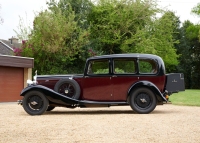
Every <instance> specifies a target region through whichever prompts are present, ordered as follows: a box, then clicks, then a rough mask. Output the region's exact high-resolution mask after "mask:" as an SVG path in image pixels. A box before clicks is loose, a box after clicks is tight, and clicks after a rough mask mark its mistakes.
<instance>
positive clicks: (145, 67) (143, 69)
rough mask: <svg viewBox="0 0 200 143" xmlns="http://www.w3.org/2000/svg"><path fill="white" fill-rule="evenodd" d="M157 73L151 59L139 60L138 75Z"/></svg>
mask: <svg viewBox="0 0 200 143" xmlns="http://www.w3.org/2000/svg"><path fill="white" fill-rule="evenodd" d="M157 72H158V66H157V63H156V61H154V60H152V59H140V60H139V73H144V74H156V73H157Z"/></svg>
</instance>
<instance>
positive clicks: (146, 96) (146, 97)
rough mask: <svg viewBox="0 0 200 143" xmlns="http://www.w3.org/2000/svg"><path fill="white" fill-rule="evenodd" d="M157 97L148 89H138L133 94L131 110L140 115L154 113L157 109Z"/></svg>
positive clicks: (131, 96)
mask: <svg viewBox="0 0 200 143" xmlns="http://www.w3.org/2000/svg"><path fill="white" fill-rule="evenodd" d="M156 102H157V101H156V97H155V95H154V93H153V92H152V91H151V90H150V89H148V88H144V87H143V88H138V89H136V90H134V91H132V92H131V95H130V105H131V108H132V109H133V110H134V111H135V112H137V113H140V114H147V113H150V112H152V111H153V110H154V109H155V107H156Z"/></svg>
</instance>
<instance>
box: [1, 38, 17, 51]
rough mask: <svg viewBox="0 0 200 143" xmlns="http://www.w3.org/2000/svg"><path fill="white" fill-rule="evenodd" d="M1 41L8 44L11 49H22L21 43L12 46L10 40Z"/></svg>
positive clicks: (14, 43)
mask: <svg viewBox="0 0 200 143" xmlns="http://www.w3.org/2000/svg"><path fill="white" fill-rule="evenodd" d="M0 41H2V42H3V43H4V44H6V45H7V46H9V47H10V48H12V49H13V48H20V47H21V43H18V42H13V43H12V44H11V42H10V40H3V39H0Z"/></svg>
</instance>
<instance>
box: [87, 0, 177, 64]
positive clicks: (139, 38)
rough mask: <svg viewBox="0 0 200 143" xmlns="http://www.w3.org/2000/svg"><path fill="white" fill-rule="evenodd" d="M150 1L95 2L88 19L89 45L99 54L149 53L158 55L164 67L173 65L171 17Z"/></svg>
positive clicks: (174, 53) (174, 50)
mask: <svg viewBox="0 0 200 143" xmlns="http://www.w3.org/2000/svg"><path fill="white" fill-rule="evenodd" d="M158 12H160V13H162V10H160V9H158V8H157V7H156V3H155V2H154V1H146V0H145V1H139V0H136V1H134V0H99V1H98V2H97V4H95V5H94V6H93V7H92V9H91V12H90V13H89V16H88V21H89V23H90V28H91V29H90V31H91V34H90V42H91V45H92V47H93V49H94V50H95V51H102V54H113V53H150V54H157V55H159V56H161V57H162V58H163V59H164V61H165V63H166V66H167V67H170V66H172V65H177V64H178V61H177V58H178V55H177V54H176V49H175V48H174V43H176V42H177V41H174V39H173V33H174V25H173V24H174V23H173V21H172V15H171V14H170V13H167V12H165V13H164V14H163V16H162V17H161V18H159V19H158V18H157V17H156V14H157V13H158Z"/></svg>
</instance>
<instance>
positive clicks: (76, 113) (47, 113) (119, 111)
mask: <svg viewBox="0 0 200 143" xmlns="http://www.w3.org/2000/svg"><path fill="white" fill-rule="evenodd" d="M169 113H171V111H160V110H158V111H157V110H154V111H153V112H151V113H149V114H169ZM63 114H65V115H94V114H95V115H102V114H137V113H136V112H134V111H133V110H112V111H108V110H90V111H88V110H87V111H50V112H45V114H44V115H63Z"/></svg>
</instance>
